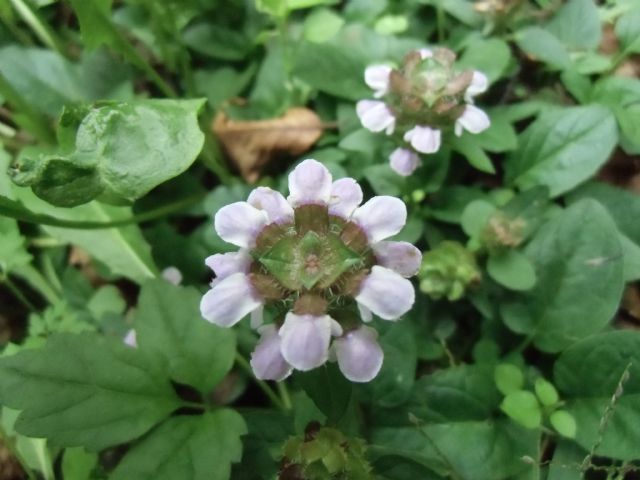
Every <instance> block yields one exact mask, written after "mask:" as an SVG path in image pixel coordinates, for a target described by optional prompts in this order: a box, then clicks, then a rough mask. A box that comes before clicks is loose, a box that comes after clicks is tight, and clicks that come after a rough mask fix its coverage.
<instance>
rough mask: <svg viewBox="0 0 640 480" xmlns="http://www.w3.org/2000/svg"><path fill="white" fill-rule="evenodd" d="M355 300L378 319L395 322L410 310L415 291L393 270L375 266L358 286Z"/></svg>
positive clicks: (408, 282) (407, 281)
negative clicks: (358, 289)
mask: <svg viewBox="0 0 640 480" xmlns="http://www.w3.org/2000/svg"><path fill="white" fill-rule="evenodd" d="M355 299H356V301H357V302H358V303H361V304H362V305H364V306H365V307H367V308H368V309H369V310H371V311H372V312H373V313H375V314H376V315H378V316H379V317H380V318H382V319H384V320H395V319H397V318H398V317H400V316H402V315H404V314H405V313H407V312H408V311H409V309H411V306H412V305H413V302H414V301H415V291H414V290H413V285H411V282H410V281H409V280H407V279H406V278H403V277H402V276H401V275H400V274H398V273H396V272H394V271H393V270H390V269H388V268H385V267H380V266H378V265H376V266H374V267H373V268H372V269H371V273H370V274H369V275H368V276H367V277H365V279H364V280H363V281H362V283H361V284H360V291H359V292H358V294H357V295H356V296H355Z"/></svg>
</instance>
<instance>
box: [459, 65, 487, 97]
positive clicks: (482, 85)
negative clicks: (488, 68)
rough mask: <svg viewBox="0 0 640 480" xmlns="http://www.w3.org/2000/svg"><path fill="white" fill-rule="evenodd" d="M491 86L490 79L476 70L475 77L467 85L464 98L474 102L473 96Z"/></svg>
mask: <svg viewBox="0 0 640 480" xmlns="http://www.w3.org/2000/svg"><path fill="white" fill-rule="evenodd" d="M488 88H489V79H488V78H487V76H486V75H485V74H484V73H482V72H478V71H477V70H474V72H473V77H472V78H471V84H470V85H469V86H468V87H467V90H466V92H465V93H464V100H465V101H466V102H467V103H473V97H475V96H476V95H480V94H481V93H484V92H486V91H487V89H488Z"/></svg>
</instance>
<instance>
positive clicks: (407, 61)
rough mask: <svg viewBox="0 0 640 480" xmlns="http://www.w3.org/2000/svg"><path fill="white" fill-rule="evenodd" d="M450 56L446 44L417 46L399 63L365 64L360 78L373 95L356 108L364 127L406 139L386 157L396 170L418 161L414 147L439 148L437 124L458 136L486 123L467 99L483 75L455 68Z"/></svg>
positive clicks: (480, 88) (484, 83) (481, 87)
mask: <svg viewBox="0 0 640 480" xmlns="http://www.w3.org/2000/svg"><path fill="white" fill-rule="evenodd" d="M455 60H456V55H455V53H453V52H452V51H451V50H448V49H446V48H436V49H434V50H429V49H426V48H423V49H420V50H416V51H412V52H410V53H409V54H407V55H406V57H405V58H404V61H403V64H402V65H401V67H400V68H397V69H395V68H392V67H390V66H388V65H373V66H370V67H368V68H367V69H366V70H365V74H364V78H365V82H366V83H367V85H368V86H369V87H371V88H372V89H373V90H374V95H373V96H374V97H375V98H378V99H379V100H360V101H359V102H358V103H357V105H356V111H357V114H358V117H359V118H360V121H361V122H362V125H363V126H364V127H365V128H367V129H368V130H370V131H372V132H382V131H384V132H385V133H386V134H387V135H392V134H396V135H398V138H399V139H400V138H402V140H403V141H404V142H406V143H408V144H409V145H408V146H402V147H399V148H397V149H395V150H394V151H393V152H392V153H391V156H390V157H389V160H390V163H391V168H393V169H394V170H395V171H396V172H397V173H398V174H400V175H403V176H407V175H410V174H411V173H413V171H414V170H415V169H416V168H417V167H418V166H419V164H420V158H419V156H418V153H417V152H419V153H426V154H430V153H435V152H437V151H438V150H439V149H440V145H441V143H442V131H443V130H447V129H451V128H452V127H453V130H454V132H455V134H456V135H457V136H460V135H462V132H463V131H464V130H467V131H469V132H471V133H480V132H482V131H483V130H485V129H487V128H488V127H489V125H490V122H489V117H488V116H487V115H486V113H484V112H483V111H482V110H480V109H479V108H477V107H475V106H474V105H473V97H474V96H476V95H478V94H480V93H483V92H484V91H486V89H487V87H488V80H487V77H486V76H485V75H484V74H482V73H480V72H478V71H473V70H465V71H462V72H460V71H458V70H456V68H455ZM405 145H406V144H405Z"/></svg>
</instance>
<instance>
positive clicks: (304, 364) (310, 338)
mask: <svg viewBox="0 0 640 480" xmlns="http://www.w3.org/2000/svg"><path fill="white" fill-rule="evenodd" d="M279 335H280V337H281V338H282V347H281V350H282V356H283V357H284V358H285V360H286V361H287V362H289V363H290V364H291V365H293V367H294V368H296V369H297V370H302V371H307V370H312V369H314V368H316V367H319V366H320V365H322V364H324V363H325V362H326V361H327V358H328V356H329V342H330V341H331V317H330V316H328V315H323V316H321V317H316V316H314V315H296V314H295V313H291V312H289V313H288V314H287V316H286V318H285V320H284V324H283V325H282V327H281V328H280V332H279Z"/></svg>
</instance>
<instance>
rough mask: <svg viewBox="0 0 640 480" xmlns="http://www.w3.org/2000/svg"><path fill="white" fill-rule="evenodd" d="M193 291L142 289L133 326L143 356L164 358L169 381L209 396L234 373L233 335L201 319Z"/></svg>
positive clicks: (163, 285) (160, 285) (149, 285)
mask: <svg viewBox="0 0 640 480" xmlns="http://www.w3.org/2000/svg"><path fill="white" fill-rule="evenodd" d="M201 297H202V295H201V294H200V292H198V291H197V290H196V289H195V288H184V287H178V286H175V285H172V284H171V283H169V282H167V281H165V280H160V279H159V280H152V281H149V282H146V283H145V284H143V286H142V291H141V293H140V298H139V300H138V308H137V310H136V317H135V321H134V328H135V331H136V334H137V340H138V345H139V347H140V348H141V349H142V350H150V351H155V352H157V353H158V354H160V355H162V356H164V357H165V358H166V360H167V363H168V365H169V371H170V375H171V378H172V379H173V380H175V381H177V382H180V383H186V384H188V385H191V386H193V387H195V388H197V389H198V390H200V391H201V392H202V393H203V394H207V393H209V392H210V391H211V390H212V389H213V387H215V386H216V385H217V384H218V383H219V382H220V380H222V378H223V377H224V376H225V375H226V374H227V372H229V370H231V367H232V366H233V362H234V359H235V353H236V336H235V332H234V331H233V330H231V329H228V328H220V327H217V326H215V325H211V324H210V323H208V322H206V321H205V320H203V319H202V317H201V315H200V310H199V307H198V306H199V305H200V299H201Z"/></svg>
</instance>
